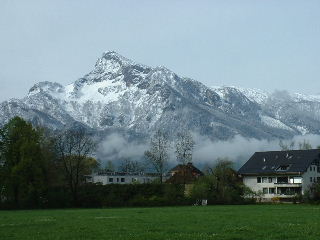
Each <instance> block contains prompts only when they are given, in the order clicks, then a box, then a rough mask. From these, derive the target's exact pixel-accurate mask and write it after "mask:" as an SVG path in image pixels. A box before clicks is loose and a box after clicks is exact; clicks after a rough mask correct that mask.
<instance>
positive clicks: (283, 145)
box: [279, 140, 295, 151]
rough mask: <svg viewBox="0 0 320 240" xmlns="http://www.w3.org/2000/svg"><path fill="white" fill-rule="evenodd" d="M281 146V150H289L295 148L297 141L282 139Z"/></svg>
mask: <svg viewBox="0 0 320 240" xmlns="http://www.w3.org/2000/svg"><path fill="white" fill-rule="evenodd" d="M279 146H280V148H281V151H289V150H293V149H294V146H295V142H294V141H291V142H290V143H284V142H283V141H282V140H280V142H279Z"/></svg>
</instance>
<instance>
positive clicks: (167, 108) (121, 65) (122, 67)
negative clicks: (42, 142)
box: [0, 52, 320, 140]
mask: <svg viewBox="0 0 320 240" xmlns="http://www.w3.org/2000/svg"><path fill="white" fill-rule="evenodd" d="M14 116H21V117H23V118H25V119H26V120H29V121H31V122H32V123H33V124H37V125H44V126H47V127H49V128H53V129H62V128H70V127H73V126H78V125H81V126H84V127H86V128H88V129H89V130H90V131H94V132H95V133H96V134H98V135H101V136H104V135H105V134H108V133H111V132H121V133H125V134H126V135H128V136H130V137H131V138H137V137H142V138H145V137H148V136H150V134H152V133H153V132H154V131H155V130H156V129H158V128H163V129H166V130H167V131H168V132H169V133H171V134H172V136H174V135H175V134H176V133H177V132H179V131H180V130H181V129H185V128H187V129H189V130H191V131H193V132H197V133H199V134H200V135H206V136H208V137H210V138H211V139H216V140H225V139H230V138H232V137H233V136H235V135H241V136H244V137H250V138H256V139H275V138H290V137H293V136H295V135H301V134H302V135H303V134H308V133H312V134H319V133H320V95H319V96H318V95H314V96H307V95H302V94H289V93H287V92H285V91H284V92H276V93H273V94H270V93H267V92H264V91H260V90H254V89H243V88H237V87H208V86H205V85H204V84H202V83H200V82H198V81H195V80H193V79H190V78H185V77H180V76H178V75H177V74H175V73H174V72H172V71H170V70H169V69H167V68H165V67H155V68H152V67H149V66H145V65H141V64H137V63H135V62H133V61H131V60H129V59H127V58H125V57H123V56H121V55H119V54H118V53H116V52H105V53H104V54H103V55H102V57H101V58H99V59H98V61H97V62H96V64H95V66H94V68H93V70H92V71H91V72H89V73H88V74H86V75H85V76H84V77H82V78H80V79H78V80H76V81H75V82H74V83H71V84H69V85H67V86H62V85H60V84H59V83H54V82H39V83H37V84H35V85H34V86H33V87H32V88H31V89H30V91H29V93H28V94H27V96H26V97H24V98H22V99H11V100H9V101H4V102H2V103H1V104H0V125H3V124H4V123H6V122H7V121H8V120H9V119H10V118H12V117H14Z"/></svg>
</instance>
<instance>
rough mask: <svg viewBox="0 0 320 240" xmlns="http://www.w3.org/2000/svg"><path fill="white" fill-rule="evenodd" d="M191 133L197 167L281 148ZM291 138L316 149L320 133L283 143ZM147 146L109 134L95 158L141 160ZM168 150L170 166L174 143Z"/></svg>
mask: <svg viewBox="0 0 320 240" xmlns="http://www.w3.org/2000/svg"><path fill="white" fill-rule="evenodd" d="M192 135H193V138H194V141H195V147H194V152H193V162H194V163H195V164H196V165H200V166H203V165H204V164H213V163H214V162H215V161H216V160H217V159H218V158H229V159H230V160H232V161H234V162H235V167H236V168H239V167H240V166H241V165H242V164H243V163H244V162H245V161H247V160H248V159H249V157H250V156H251V155H252V154H253V153H254V152H258V151H277V150H280V146H279V140H271V141H268V140H258V139H254V138H244V137H242V136H240V135H237V136H235V137H234V138H232V139H230V140H228V141H212V140H210V139H209V138H208V137H206V136H201V135H199V134H196V133H193V134H192ZM292 141H294V142H295V143H296V144H295V147H294V149H298V147H299V145H298V143H299V142H303V141H307V142H309V143H310V144H311V145H312V147H313V148H316V147H317V146H319V145H320V135H313V134H309V135H304V136H300V135H299V136H295V137H294V138H292V139H290V140H285V141H283V142H284V143H285V144H289V143H291V142H292ZM148 148H149V141H145V142H134V141H131V142H130V141H128V140H127V139H126V137H125V136H123V135H119V134H111V135H109V136H108V137H106V138H105V139H104V140H103V141H102V143H101V144H100V145H99V148H98V156H97V157H98V158H99V159H100V160H101V162H102V165H104V164H105V163H106V162H107V161H112V162H114V163H115V164H117V163H119V161H121V160H122V159H125V158H127V159H132V160H136V161H143V159H144V152H145V151H146V150H147V149H148ZM169 152H170V163H171V164H170V165H174V164H176V163H177V162H176V158H175V154H174V143H172V144H171V149H170V151H169Z"/></svg>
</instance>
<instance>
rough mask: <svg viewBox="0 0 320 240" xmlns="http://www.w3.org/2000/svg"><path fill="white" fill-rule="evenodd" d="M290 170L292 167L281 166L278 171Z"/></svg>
mask: <svg viewBox="0 0 320 240" xmlns="http://www.w3.org/2000/svg"><path fill="white" fill-rule="evenodd" d="M289 168H290V165H281V166H279V167H278V168H277V171H287V170H288V169H289Z"/></svg>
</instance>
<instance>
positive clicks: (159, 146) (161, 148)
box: [144, 130, 170, 183]
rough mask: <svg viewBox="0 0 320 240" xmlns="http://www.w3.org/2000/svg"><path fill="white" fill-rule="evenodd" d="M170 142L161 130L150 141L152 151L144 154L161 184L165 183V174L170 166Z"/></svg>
mask: <svg viewBox="0 0 320 240" xmlns="http://www.w3.org/2000/svg"><path fill="white" fill-rule="evenodd" d="M169 147H170V142H169V138H168V135H167V134H166V133H164V132H163V131H161V130H158V131H157V132H156V133H155V134H154V136H153V137H152V138H151V141H150V150H148V151H146V152H145V153H144V154H145V156H146V158H147V161H148V163H149V164H151V165H152V166H153V167H154V169H155V170H156V172H157V173H158V174H159V176H160V182H161V183H162V182H163V174H164V173H165V171H166V170H167V166H168V159H169V154H168V149H169Z"/></svg>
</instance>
